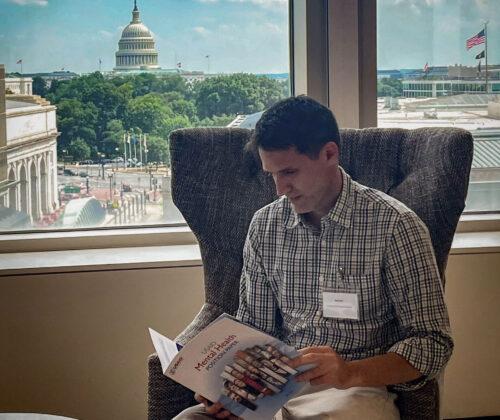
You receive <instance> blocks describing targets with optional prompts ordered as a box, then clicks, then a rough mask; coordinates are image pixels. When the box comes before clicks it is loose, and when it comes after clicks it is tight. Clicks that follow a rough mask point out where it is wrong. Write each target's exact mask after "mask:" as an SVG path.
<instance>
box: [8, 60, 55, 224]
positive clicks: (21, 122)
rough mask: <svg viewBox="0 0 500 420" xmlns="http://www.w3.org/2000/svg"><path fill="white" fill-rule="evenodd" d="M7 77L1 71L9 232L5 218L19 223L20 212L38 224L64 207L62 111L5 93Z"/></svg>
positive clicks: (37, 99)
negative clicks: (60, 138)
mask: <svg viewBox="0 0 500 420" xmlns="http://www.w3.org/2000/svg"><path fill="white" fill-rule="evenodd" d="M4 78H5V74H4V69H3V67H0V81H1V83H0V148H1V149H0V150H1V151H2V158H1V159H0V226H2V228H3V229H5V228H9V226H3V225H4V224H5V219H6V218H12V219H13V220H15V219H16V214H17V216H19V215H23V216H26V218H27V219H29V222H36V221H38V220H40V219H42V218H43V216H44V215H48V214H51V213H53V212H54V211H55V210H56V209H57V208H58V207H59V203H58V194H57V149H56V143H57V137H58V135H59V133H58V132H57V126H56V107H55V106H53V105H51V104H50V103H49V102H48V101H46V100H45V99H43V98H41V97H39V96H33V95H5V80H4ZM2 110H4V112H2ZM2 218H3V219H4V221H3V222H4V223H2ZM17 218H18V219H19V217H17ZM13 227H15V226H13Z"/></svg>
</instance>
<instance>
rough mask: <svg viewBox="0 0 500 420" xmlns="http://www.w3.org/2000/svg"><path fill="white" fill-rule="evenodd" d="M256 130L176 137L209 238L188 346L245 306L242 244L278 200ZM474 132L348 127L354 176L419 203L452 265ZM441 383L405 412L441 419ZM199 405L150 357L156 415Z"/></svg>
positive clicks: (184, 190)
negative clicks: (253, 149)
mask: <svg viewBox="0 0 500 420" xmlns="http://www.w3.org/2000/svg"><path fill="white" fill-rule="evenodd" d="M250 135H251V131H250V130H246V129H237V128H196V129H183V130H177V131H175V132H173V133H172V135H171V137H170V151H171V165H172V197H173V200H174V203H175V205H176V206H177V207H178V209H179V210H180V211H181V213H182V214H183V216H184V218H185V220H186V222H187V224H188V225H189V227H190V228H191V229H192V231H193V233H194V234H195V235H196V238H197V239H198V241H199V244H200V250H201V255H202V260H203V269H204V275H205V294H206V302H205V304H204V306H203V307H202V309H201V311H200V312H199V313H198V315H197V316H196V318H195V319H194V320H193V322H192V323H191V324H190V325H189V326H188V327H187V328H186V329H185V330H184V331H183V332H182V333H181V334H180V335H179V336H178V337H177V340H178V342H180V343H185V342H187V341H189V339H191V338H192V337H194V335H196V334H197V333H198V332H199V331H201V330H202V329H203V328H204V327H205V326H206V325H207V324H208V323H210V322H211V321H212V320H214V319H215V318H216V317H217V316H218V315H220V314H221V313H223V312H227V313H230V314H234V313H235V312H236V310H237V307H238V289H239V277H240V273H241V267H242V250H243V245H244V241H245V237H246V233H247V229H248V225H249V223H250V220H251V218H252V216H253V214H254V213H255V211H256V210H258V209H259V208H261V207H263V206H264V205H266V204H268V203H270V202H271V201H272V200H274V199H275V198H276V193H275V189H274V184H273V181H272V179H270V178H269V177H267V176H265V175H264V174H263V173H262V171H261V169H260V164H259V163H258V162H257V161H256V160H255V159H254V157H253V156H252V155H251V154H249V153H247V152H245V149H244V146H245V144H246V142H247V141H248V139H249V137H250ZM472 145H473V142H472V136H471V135H470V133H469V132H467V131H464V130H459V129H453V128H421V129H417V130H403V129H378V128H374V129H363V130H352V129H348V130H341V143H340V150H341V165H342V167H343V168H344V169H345V170H346V171H347V173H349V174H350V175H351V176H352V178H353V179H355V180H357V181H359V182H361V183H362V184H365V185H368V186H371V187H374V188H377V189H379V190H382V191H384V192H386V193H388V194H390V195H392V196H393V197H395V198H397V199H398V200H400V201H402V202H403V203H405V204H406V205H407V206H408V207H410V208H411V209H413V210H414V211H415V212H416V213H417V214H418V215H419V216H420V218H421V219H422V220H423V221H424V222H425V223H426V225H427V226H428V228H429V231H430V234H431V238H432V242H433V246H434V250H435V253H436V261H437V264H438V267H439V271H440V274H441V277H442V279H443V283H444V271H445V268H446V262H447V257H448V253H449V250H450V247H451V242H452V240H453V234H454V232H455V229H456V226H457V223H458V219H459V217H460V214H461V213H462V211H463V209H464V206H465V198H466V194H467V186H468V181H469V172H470V166H471V162H472ZM437 390H438V387H437V384H436V381H430V382H428V383H427V385H426V386H424V387H423V388H421V389H419V390H417V391H412V392H401V393H399V394H398V400H397V401H398V406H399V409H400V412H401V418H402V419H437V418H439V399H438V395H439V394H438V391H437ZM193 403H194V400H193V398H192V393H190V391H189V390H187V389H186V388H183V387H182V386H180V385H178V384H176V383H174V382H173V381H171V380H170V379H168V378H166V377H165V376H163V375H162V373H161V367H160V364H159V361H158V358H157V356H156V355H152V356H150V359H149V392H148V410H149V412H148V414H149V419H155V420H156V419H169V418H172V417H174V416H175V415H176V414H177V413H179V412H180V411H182V410H183V409H184V408H186V407H187V406H189V405H191V404H193Z"/></svg>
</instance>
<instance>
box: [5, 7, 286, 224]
mask: <svg viewBox="0 0 500 420" xmlns="http://www.w3.org/2000/svg"><path fill="white" fill-rule="evenodd" d="M134 3H135V2H134V1H132V0H130V1H129V2H123V1H121V0H120V1H119V0H110V1H106V2H102V1H99V0H85V1H84V0H76V1H71V2H57V1H53V0H43V1H23V2H18V1H7V2H5V4H3V5H2V10H1V11H0V21H1V22H2V26H1V28H0V42H1V43H2V48H1V49H0V63H2V64H4V66H5V72H6V75H5V87H3V84H0V90H1V91H2V92H1V96H0V102H2V103H3V104H4V105H6V113H5V117H3V115H2V108H1V106H4V105H0V118H3V122H2V121H0V153H2V156H0V232H7V231H13V230H16V231H17V230H23V229H29V230H35V231H39V230H44V229H50V230H53V229H78V228H96V227H116V226H118V227H122V226H133V225H140V226H144V225H158V224H161V225H165V224H176V223H183V219H182V216H181V215H180V213H179V212H178V210H177V209H176V208H175V206H174V204H173V202H172V198H171V194H170V162H169V151H168V136H169V134H170V133H171V132H172V131H173V130H175V129H178V128H184V127H195V126H227V125H229V124H232V125H233V126H237V125H238V124H239V123H241V120H242V119H243V117H242V116H245V115H250V114H255V113H259V112H261V111H263V110H264V109H265V108H267V107H269V106H270V105H272V104H273V103H275V102H276V101H278V100H279V99H281V98H284V97H286V96H287V95H289V94H290V82H289V79H290V78H289V62H290V59H289V28H288V25H289V24H288V22H289V16H288V14H289V13H288V7H289V6H288V1H287V0H266V1H253V0H247V1H237V2H235V1H231V0H219V1H206V0H205V1H204V0H183V1H177V0H164V1H161V2H157V1H152V0H138V1H137V2H136V5H134ZM89 11H90V13H89ZM0 79H3V78H2V77H0ZM4 93H5V99H4V98H3V96H4Z"/></svg>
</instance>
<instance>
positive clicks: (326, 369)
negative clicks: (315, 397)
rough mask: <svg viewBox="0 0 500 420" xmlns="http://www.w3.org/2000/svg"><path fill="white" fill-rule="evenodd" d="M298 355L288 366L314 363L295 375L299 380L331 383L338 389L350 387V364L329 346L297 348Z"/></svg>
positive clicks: (351, 380) (323, 383)
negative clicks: (309, 367)
mask: <svg viewBox="0 0 500 420" xmlns="http://www.w3.org/2000/svg"><path fill="white" fill-rule="evenodd" d="M299 353H300V356H298V357H296V358H294V359H292V360H291V363H289V364H290V366H291V367H293V368H296V367H297V366H302V365H309V364H311V365H315V366H314V367H313V368H311V369H309V370H307V371H306V372H304V373H301V374H299V375H297V376H296V377H295V379H296V380H297V381H299V382H306V381H309V382H310V383H311V385H331V386H333V387H335V388H338V389H346V388H350V387H351V386H353V385H352V382H353V377H352V376H353V374H352V372H351V369H350V365H349V364H348V362H346V361H345V360H344V359H342V357H340V356H339V355H338V354H337V353H336V352H335V351H334V350H333V349H332V348H331V347H328V346H318V347H306V348H305V349H301V350H299Z"/></svg>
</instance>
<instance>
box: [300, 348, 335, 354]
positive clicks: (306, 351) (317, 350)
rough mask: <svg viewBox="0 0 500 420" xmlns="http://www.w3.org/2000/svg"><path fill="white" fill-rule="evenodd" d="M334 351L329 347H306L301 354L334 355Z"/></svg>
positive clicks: (301, 350)
mask: <svg viewBox="0 0 500 420" xmlns="http://www.w3.org/2000/svg"><path fill="white" fill-rule="evenodd" d="M332 352H333V349H332V348H331V347H328V346H313V347H305V348H303V349H300V350H299V353H300V354H301V355H302V356H303V355H305V354H310V353H332Z"/></svg>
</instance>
